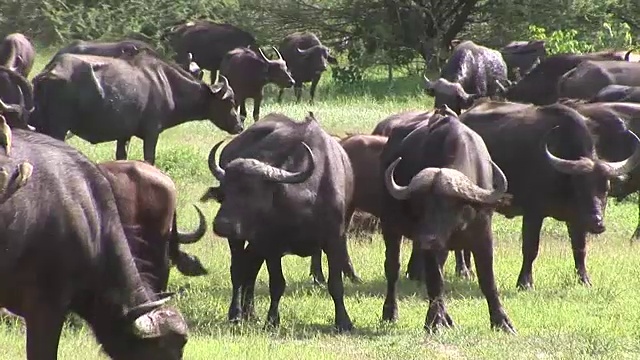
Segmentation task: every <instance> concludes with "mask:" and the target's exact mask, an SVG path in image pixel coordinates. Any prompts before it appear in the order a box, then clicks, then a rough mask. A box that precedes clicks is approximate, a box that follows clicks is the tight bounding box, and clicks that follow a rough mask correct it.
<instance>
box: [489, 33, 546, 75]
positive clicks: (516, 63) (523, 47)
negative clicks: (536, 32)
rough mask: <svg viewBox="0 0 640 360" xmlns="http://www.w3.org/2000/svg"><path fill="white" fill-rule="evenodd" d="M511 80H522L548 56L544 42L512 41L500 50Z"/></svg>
mask: <svg viewBox="0 0 640 360" xmlns="http://www.w3.org/2000/svg"><path fill="white" fill-rule="evenodd" d="M500 53H501V54H502V58H503V59H504V62H505V63H506V64H507V69H508V71H509V80H514V81H515V80H521V78H522V76H523V75H525V74H527V73H529V72H530V71H531V70H533V68H534V67H536V66H537V65H538V64H539V63H540V61H541V60H543V59H544V58H545V57H546V56H547V50H546V48H545V41H544V40H532V41H512V42H510V43H509V44H507V45H506V46H505V47H503V48H502V49H500Z"/></svg>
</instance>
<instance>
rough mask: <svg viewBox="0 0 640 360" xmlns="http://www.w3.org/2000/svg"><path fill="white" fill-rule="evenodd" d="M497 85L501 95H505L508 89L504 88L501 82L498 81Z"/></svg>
mask: <svg viewBox="0 0 640 360" xmlns="http://www.w3.org/2000/svg"><path fill="white" fill-rule="evenodd" d="M496 85H497V86H498V90H499V91H500V92H501V93H505V92H507V89H506V88H505V87H504V85H502V83H501V82H500V80H498V79H496Z"/></svg>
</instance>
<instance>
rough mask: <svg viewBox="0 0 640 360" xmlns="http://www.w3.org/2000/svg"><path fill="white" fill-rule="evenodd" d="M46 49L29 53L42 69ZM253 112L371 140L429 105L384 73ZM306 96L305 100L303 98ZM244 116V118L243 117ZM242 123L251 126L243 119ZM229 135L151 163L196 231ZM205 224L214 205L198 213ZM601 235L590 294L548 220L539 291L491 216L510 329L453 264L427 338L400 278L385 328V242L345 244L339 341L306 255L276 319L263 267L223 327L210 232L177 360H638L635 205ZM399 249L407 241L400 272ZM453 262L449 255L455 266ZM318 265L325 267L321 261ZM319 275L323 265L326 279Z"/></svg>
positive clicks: (75, 347)
mask: <svg viewBox="0 0 640 360" xmlns="http://www.w3.org/2000/svg"><path fill="white" fill-rule="evenodd" d="M48 58H49V54H46V55H42V56H40V57H39V58H38V64H36V66H35V69H34V74H35V73H37V72H38V71H39V70H40V69H41V68H42V66H43V65H44V63H46V62H47V61H48ZM269 94H270V95H269V97H268V99H267V100H266V102H265V104H264V107H263V110H262V114H263V115H266V114H268V113H269V112H281V113H284V114H286V115H288V116H291V117H293V118H295V119H302V118H303V116H304V115H305V114H306V112H307V111H309V110H312V111H314V113H315V114H316V115H317V117H318V118H319V119H320V122H321V123H322V125H323V126H324V128H325V129H326V130H327V131H328V132H330V133H334V134H344V133H345V132H347V131H349V132H364V133H369V132H370V131H371V130H372V129H373V127H374V126H375V124H376V123H377V122H378V121H379V120H381V119H382V118H384V117H385V116H387V115H389V114H391V113H394V112H398V111H402V110H405V109H427V108H429V107H430V106H431V105H432V102H431V100H429V99H428V98H427V97H426V96H425V95H423V94H422V92H421V91H420V85H419V77H418V78H407V77H399V78H397V80H396V81H395V82H394V83H393V84H391V85H389V84H387V83H386V80H385V79H384V76H383V73H381V76H380V77H379V78H378V77H376V76H371V78H369V79H367V81H366V82H365V84H364V85H362V86H360V87H358V88H354V89H344V88H341V87H339V86H337V85H336V84H333V83H332V82H331V76H330V73H326V75H325V77H324V79H323V81H322V82H321V85H320V86H319V90H318V94H317V96H318V101H317V102H316V105H314V106H309V105H308V104H307V103H306V102H304V103H302V104H300V105H295V104H294V103H293V101H292V100H293V99H292V98H293V94H292V91H289V92H287V98H286V100H285V102H284V103H283V104H282V105H277V104H275V102H274V96H273V94H274V89H272V88H270V89H269ZM304 96H305V99H307V97H308V93H307V92H305V93H304ZM250 109H251V108H249V113H251V110H250ZM249 121H250V120H249ZM227 137H229V136H228V135H227V134H225V133H223V132H221V131H220V130H218V129H215V128H214V127H213V125H211V124H210V123H207V122H193V123H189V124H185V125H182V126H179V127H177V128H174V129H171V130H168V131H166V132H164V133H163V134H162V135H161V137H160V143H159V145H158V153H157V166H158V167H159V168H160V169H162V170H163V171H165V172H166V173H168V174H169V175H170V176H171V178H172V179H173V180H174V181H175V183H176V185H177V187H178V192H179V213H178V216H179V217H178V223H179V226H180V227H181V228H182V229H190V228H193V227H195V224H196V220H197V218H196V213H195V211H194V210H193V208H192V204H193V203H197V201H198V198H199V197H200V196H201V195H202V193H203V192H204V190H205V189H206V187H208V186H210V185H212V184H213V183H214V180H213V177H212V176H211V174H210V173H209V171H208V169H207V164H206V158H207V154H208V152H209V150H210V149H211V146H212V145H213V144H215V143H216V142H217V141H218V140H220V139H222V138H227ZM69 142H70V143H71V144H72V145H73V146H76V147H78V148H79V149H80V150H81V151H83V152H84V153H85V154H87V155H88V156H89V157H90V158H91V159H93V160H95V161H105V160H111V159H113V158H114V156H115V143H106V144H101V145H98V146H92V145H90V144H88V143H86V142H84V141H82V140H80V139H78V138H73V139H71V140H70V141H69ZM130 158H132V159H141V158H142V150H141V142H140V141H139V140H134V141H132V148H131V151H130ZM201 206H202V208H203V209H204V211H205V214H206V215H207V217H208V222H209V223H210V221H211V220H213V217H214V215H215V211H216V209H217V206H216V204H214V203H208V204H204V205H201ZM606 219H607V226H608V228H607V231H606V232H605V233H604V234H602V235H601V236H599V237H592V238H590V240H589V245H588V246H589V260H588V268H589V270H590V272H591V280H592V282H593V284H594V286H593V287H592V288H586V287H584V286H581V285H579V284H578V282H577V281H576V277H575V276H574V271H573V260H572V257H571V249H570V244H569V239H568V236H567V234H566V230H565V227H564V226H563V225H562V224H560V223H558V222H555V221H553V220H549V219H548V220H547V221H546V222H545V224H544V228H543V233H542V241H541V249H540V255H539V257H538V259H537V262H536V263H535V269H534V281H535V285H536V288H535V290H532V291H528V292H520V291H517V290H516V289H515V284H516V278H517V275H518V272H519V270H520V265H521V250H520V246H521V245H520V244H521V241H520V224H521V218H516V219H513V220H507V219H506V218H504V217H502V216H501V215H497V216H495V221H494V232H495V236H496V239H497V241H496V248H495V253H496V255H495V267H496V269H495V272H496V277H497V278H496V280H497V284H498V288H499V290H500V293H501V296H502V300H503V303H504V306H505V309H506V311H507V313H508V314H509V316H510V318H511V320H512V322H513V324H514V325H515V327H516V329H517V330H518V332H519V333H518V335H516V336H509V335H506V334H502V333H498V332H494V331H491V330H490V328H489V315H488V311H487V305H486V302H485V299H484V297H483V296H482V294H481V292H480V290H479V288H478V285H477V281H476V280H475V279H473V280H471V281H465V280H460V279H457V278H456V277H455V276H454V272H453V261H449V262H448V263H447V265H446V269H445V276H446V295H447V300H446V301H447V306H448V310H449V313H450V315H451V316H452V318H453V320H454V322H455V323H456V325H457V326H456V327H455V328H453V329H449V330H444V331H441V332H439V333H437V334H433V335H430V334H426V333H425V332H424V331H423V330H422V325H423V323H424V317H425V314H426V310H427V303H426V301H425V298H424V297H425V290H424V285H421V284H417V283H414V282H411V281H409V280H407V279H401V281H400V302H399V307H400V319H399V321H398V322H397V323H396V324H393V325H389V324H385V323H382V322H381V321H380V318H381V313H382V303H383V299H384V288H385V279H384V271H383V262H384V245H383V242H382V239H381V236H380V235H379V234H376V235H375V236H373V238H372V239H369V237H367V238H364V239H357V238H353V237H352V238H350V239H349V250H350V253H351V257H352V259H353V261H354V265H355V266H356V269H357V270H358V271H359V272H360V275H361V276H362V278H363V280H364V283H363V284H352V283H350V282H349V281H348V280H347V281H345V284H346V285H345V290H346V306H347V310H348V311H349V314H350V315H351V318H352V320H353V321H354V325H355V330H354V331H353V332H352V333H351V334H344V335H338V334H335V333H334V332H333V331H332V324H333V316H334V314H333V303H332V301H331V298H330V297H329V295H328V293H327V291H326V289H324V288H318V287H314V286H312V285H311V281H310V278H309V276H308V265H309V260H310V259H309V258H297V257H293V256H288V257H285V258H284V259H283V268H284V271H285V277H286V279H287V290H286V292H285V295H284V297H283V300H282V303H281V319H282V325H281V327H280V328H279V329H278V330H275V331H263V330H262V325H263V322H264V320H265V318H266V311H267V308H268V302H269V299H268V287H267V284H268V283H267V276H266V268H265V267H263V269H262V270H261V272H260V275H259V278H258V284H257V290H256V301H257V304H256V310H257V314H258V315H259V321H257V322H254V323H247V324H242V325H239V326H233V325H230V324H228V323H227V322H226V313H227V307H228V303H229V298H230V293H231V289H230V285H231V284H230V280H229V270H228V269H229V252H228V247H227V245H226V241H225V240H224V239H220V238H218V237H216V236H214V235H213V234H212V232H211V229H210V228H211V226H210V225H209V230H208V233H207V235H206V237H205V238H204V239H203V240H202V241H201V242H200V243H198V244H195V245H190V246H184V247H183V249H184V250H186V251H189V252H191V253H193V254H197V255H198V256H199V257H200V259H201V260H202V261H203V263H204V265H205V266H206V267H207V268H208V269H209V271H210V274H209V275H208V276H205V277H199V278H186V277H183V276H181V275H180V274H178V273H177V271H175V270H174V271H172V275H171V279H170V284H169V290H171V291H176V292H177V293H178V295H177V296H175V298H174V300H173V301H172V303H173V304H175V305H176V306H178V307H179V308H180V310H181V311H182V313H183V314H184V316H185V317H186V319H188V322H189V324H190V331H191V333H190V339H189V342H188V344H187V346H186V350H185V359H189V360H196V359H203V360H204V359H207V360H208V359H272V360H275V359H290V358H297V359H313V360H319V359H425V358H426V359H637V358H640V342H639V341H638V339H639V338H640V310H639V305H640V300H639V299H640V267H639V266H638V262H639V261H640V255H639V254H640V252H639V251H640V250H639V249H638V246H640V245H638V246H633V245H631V244H630V243H629V237H630V236H631V234H632V232H633V229H634V227H635V224H636V221H637V209H636V206H635V205H634V203H633V202H626V203H623V204H615V203H613V202H611V204H609V206H608V207H607V214H606ZM409 249H410V248H409V246H408V244H404V246H403V254H402V255H403V265H402V268H403V269H404V267H405V265H406V262H407V260H408V252H409ZM452 258H453V257H452V256H451V257H450V259H452ZM325 261H326V260H325ZM326 273H327V268H326V264H325V274H326ZM0 352H1V355H0V358H2V359H7V360H10V359H22V358H24V356H25V355H24V354H25V332H24V329H23V327H22V325H21V323H20V322H17V321H13V320H9V321H6V322H4V323H0ZM59 355H60V359H101V358H104V356H103V355H101V354H100V350H99V347H98V346H97V345H96V343H95V341H94V340H93V337H92V334H91V333H90V331H89V330H88V328H86V327H85V326H84V325H82V323H81V322H79V321H77V320H75V319H73V318H72V319H71V321H69V323H68V325H67V326H66V327H65V331H64V334H63V337H62V339H61V342H60V351H59Z"/></svg>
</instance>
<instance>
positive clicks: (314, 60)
mask: <svg viewBox="0 0 640 360" xmlns="http://www.w3.org/2000/svg"><path fill="white" fill-rule="evenodd" d="M279 48H280V53H281V54H282V57H283V58H284V60H285V61H286V62H287V66H288V67H289V71H291V76H292V77H293V80H295V85H293V88H294V92H295V95H296V101H297V102H300V98H301V97H302V84H303V83H306V82H311V88H310V89H309V95H310V97H311V98H310V102H311V103H313V101H314V98H315V95H316V87H317V86H318V82H319V81H320V77H321V76H322V73H323V72H324V71H325V70H326V69H327V63H329V64H338V60H336V58H335V57H333V56H331V54H330V52H329V48H327V47H326V46H324V45H322V43H321V42H320V39H318V37H317V36H316V35H315V34H313V33H310V32H295V33H293V34H290V35H287V37H285V38H284V40H282V42H281V43H280V46H279ZM283 93H284V88H280V92H279V93H278V102H280V101H282V94H283Z"/></svg>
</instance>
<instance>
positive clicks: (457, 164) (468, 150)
mask: <svg viewBox="0 0 640 360" xmlns="http://www.w3.org/2000/svg"><path fill="white" fill-rule="evenodd" d="M411 127H413V129H414V130H413V131H411V132H409V133H407V130H406V128H411ZM381 168H382V169H383V171H384V174H382V173H381V175H380V177H382V179H380V185H382V184H384V186H385V187H386V190H387V191H385V192H384V194H383V195H382V211H381V215H380V222H381V225H382V235H383V237H384V242H385V247H386V256H385V263H384V269H385V276H386V279H387V295H386V298H385V302H384V306H383V311H382V318H383V319H384V320H388V321H395V320H396V319H397V318H398V305H397V288H396V287H397V281H398V275H399V274H398V273H399V270H400V239H401V238H402V236H403V235H404V236H406V237H408V238H411V239H412V240H413V242H414V253H416V254H417V256H419V257H421V258H422V262H423V266H424V272H425V276H426V286H427V293H428V297H429V310H428V311H427V316H426V320H425V325H424V327H425V329H435V328H437V327H439V326H445V327H448V326H452V325H453V321H452V320H451V317H450V316H449V314H448V313H447V311H446V308H445V304H444V300H443V296H444V286H443V282H444V278H443V276H442V270H441V266H442V259H443V258H446V255H447V253H448V251H449V250H462V249H469V250H471V252H472V253H473V254H474V258H475V263H476V271H477V273H478V282H479V283H480V287H481V289H482V293H483V294H484V296H485V298H486V299H487V303H488V305H489V315H490V320H491V326H492V327H496V328H500V329H502V330H505V331H507V332H512V333H515V329H514V327H513V325H512V324H511V322H510V320H509V318H508V317H507V314H506V313H505V311H504V309H503V308H502V304H501V303H500V299H499V296H498V290H497V289H496V284H495V278H494V273H493V233H492V229H491V219H492V215H493V210H494V207H495V206H497V205H498V204H499V203H501V202H504V201H508V197H509V196H508V195H507V194H506V191H507V179H506V178H505V175H504V174H503V173H502V171H501V170H500V168H499V167H498V166H497V165H496V164H495V163H494V162H493V161H492V160H491V156H490V155H489V152H488V150H487V147H486V146H485V144H484V142H483V141H482V138H481V137H480V136H479V135H478V134H476V133H475V132H473V131H472V130H470V129H469V128H468V127H467V126H465V125H464V124H463V123H461V122H460V121H459V120H458V119H457V117H455V116H451V115H446V116H439V117H436V116H434V117H433V118H432V119H430V120H429V121H428V123H426V124H424V125H421V124H418V125H416V124H413V125H410V126H406V127H405V128H402V127H399V128H396V129H394V130H393V131H392V132H391V136H390V137H389V140H388V142H387V145H386V146H385V148H384V150H383V152H382V155H381ZM398 184H400V185H398Z"/></svg>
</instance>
